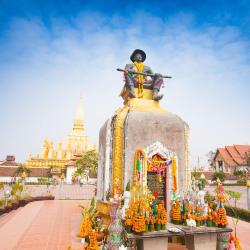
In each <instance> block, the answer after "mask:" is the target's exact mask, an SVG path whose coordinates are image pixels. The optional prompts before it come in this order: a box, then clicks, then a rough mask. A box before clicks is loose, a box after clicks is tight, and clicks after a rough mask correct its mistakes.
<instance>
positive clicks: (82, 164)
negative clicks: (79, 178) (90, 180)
mask: <svg viewBox="0 0 250 250" xmlns="http://www.w3.org/2000/svg"><path fill="white" fill-rule="evenodd" d="M76 166H77V169H79V172H80V173H83V171H84V170H89V171H90V176H91V177H94V178H96V177H97V166H98V154H97V151H96V150H95V149H93V150H89V151H86V152H85V153H84V154H83V156H82V158H81V159H79V160H78V161H77V162H76Z"/></svg>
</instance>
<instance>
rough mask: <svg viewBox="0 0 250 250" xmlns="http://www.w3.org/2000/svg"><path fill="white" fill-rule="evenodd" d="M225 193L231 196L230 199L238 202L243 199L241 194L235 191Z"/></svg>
mask: <svg viewBox="0 0 250 250" xmlns="http://www.w3.org/2000/svg"><path fill="white" fill-rule="evenodd" d="M225 193H226V194H227V195H228V196H229V198H230V199H236V200H238V199H239V198H240V197H241V193H240V192H237V191H233V190H225Z"/></svg>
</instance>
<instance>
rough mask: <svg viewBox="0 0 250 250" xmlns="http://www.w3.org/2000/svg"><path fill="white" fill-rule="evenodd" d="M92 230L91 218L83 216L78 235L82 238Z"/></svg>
mask: <svg viewBox="0 0 250 250" xmlns="http://www.w3.org/2000/svg"><path fill="white" fill-rule="evenodd" d="M91 231H92V223H91V220H90V219H89V218H87V217H84V218H83V220H82V224H81V228H80V237H81V238H84V237H87V236H89V235H90V233H91Z"/></svg>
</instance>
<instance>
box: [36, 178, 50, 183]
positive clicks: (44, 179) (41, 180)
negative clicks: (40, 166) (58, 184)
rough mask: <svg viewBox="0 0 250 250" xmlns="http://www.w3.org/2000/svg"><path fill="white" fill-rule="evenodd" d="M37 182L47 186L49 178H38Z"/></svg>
mask: <svg viewBox="0 0 250 250" xmlns="http://www.w3.org/2000/svg"><path fill="white" fill-rule="evenodd" d="M37 180H38V182H39V183H40V184H47V183H48V182H50V180H49V178H46V177H39V178H37Z"/></svg>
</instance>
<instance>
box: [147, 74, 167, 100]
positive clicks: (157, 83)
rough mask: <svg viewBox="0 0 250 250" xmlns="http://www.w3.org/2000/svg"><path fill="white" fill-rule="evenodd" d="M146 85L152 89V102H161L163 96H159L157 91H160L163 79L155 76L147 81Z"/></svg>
mask: <svg viewBox="0 0 250 250" xmlns="http://www.w3.org/2000/svg"><path fill="white" fill-rule="evenodd" d="M146 84H151V88H152V89H153V100H155V101H159V100H161V99H162V97H163V94H159V91H160V89H161V85H162V84H163V78H162V77H161V76H158V75H157V76H155V78H154V79H153V80H149V81H147V83H146Z"/></svg>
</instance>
